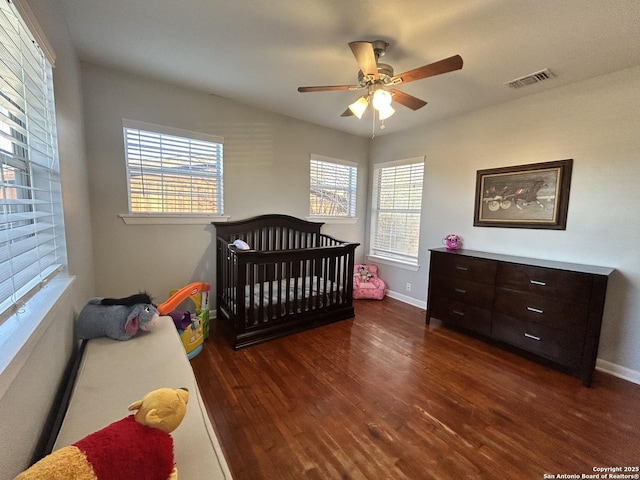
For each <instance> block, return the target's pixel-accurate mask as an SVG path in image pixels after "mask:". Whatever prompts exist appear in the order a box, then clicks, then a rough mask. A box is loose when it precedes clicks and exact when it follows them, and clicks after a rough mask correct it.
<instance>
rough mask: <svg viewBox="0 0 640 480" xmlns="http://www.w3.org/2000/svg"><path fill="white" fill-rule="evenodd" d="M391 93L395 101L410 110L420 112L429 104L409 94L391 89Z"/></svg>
mask: <svg viewBox="0 0 640 480" xmlns="http://www.w3.org/2000/svg"><path fill="white" fill-rule="evenodd" d="M389 92H391V95H393V100H394V101H396V102H398V103H399V104H401V105H404V106H405V107H408V108H410V109H411V110H418V109H419V108H422V107H424V106H425V105H426V104H427V102H425V101H424V100H420V99H419V98H417V97H414V96H413V95H409V94H408V93H404V92H401V91H400V90H396V89H391V90H389Z"/></svg>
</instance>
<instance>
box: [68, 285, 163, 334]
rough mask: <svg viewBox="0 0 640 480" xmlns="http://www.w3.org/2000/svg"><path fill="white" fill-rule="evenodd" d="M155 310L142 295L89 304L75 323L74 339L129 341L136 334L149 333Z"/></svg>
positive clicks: (154, 325)
mask: <svg viewBox="0 0 640 480" xmlns="http://www.w3.org/2000/svg"><path fill="white" fill-rule="evenodd" d="M158 318H159V315H158V309H157V308H156V307H155V305H153V303H151V297H150V296H149V295H148V294H146V293H137V294H135V295H131V296H129V297H125V298H101V297H96V298H92V299H91V300H89V302H88V303H87V304H86V305H85V306H84V308H83V309H82V311H81V312H80V314H79V315H78V318H77V319H76V334H77V336H78V338H81V339H89V338H96V337H109V338H113V339H115V340H129V339H130V338H131V337H133V336H134V335H135V334H136V333H138V330H146V331H151V330H153V329H154V328H155V327H156V325H157V324H158Z"/></svg>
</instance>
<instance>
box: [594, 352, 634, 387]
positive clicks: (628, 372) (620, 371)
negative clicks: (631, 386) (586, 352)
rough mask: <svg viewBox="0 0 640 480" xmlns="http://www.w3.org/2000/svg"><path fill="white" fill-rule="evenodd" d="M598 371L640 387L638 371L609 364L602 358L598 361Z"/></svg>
mask: <svg viewBox="0 0 640 480" xmlns="http://www.w3.org/2000/svg"><path fill="white" fill-rule="evenodd" d="M596 370H598V371H600V372H604V373H608V374H610V375H613V376H614V377H619V378H622V379H624V380H628V381H629V382H633V383H636V384H638V385H640V372H638V371H637V370H632V369H630V368H627V367H623V366H621V365H617V364H615V363H611V362H607V361H606V360H602V359H600V358H598V359H597V360H596Z"/></svg>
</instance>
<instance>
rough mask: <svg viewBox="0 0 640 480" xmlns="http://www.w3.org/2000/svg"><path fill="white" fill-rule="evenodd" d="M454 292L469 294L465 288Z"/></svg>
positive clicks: (456, 289)
mask: <svg viewBox="0 0 640 480" xmlns="http://www.w3.org/2000/svg"><path fill="white" fill-rule="evenodd" d="M454 290H455V291H456V293H467V291H466V290H465V289H464V288H454Z"/></svg>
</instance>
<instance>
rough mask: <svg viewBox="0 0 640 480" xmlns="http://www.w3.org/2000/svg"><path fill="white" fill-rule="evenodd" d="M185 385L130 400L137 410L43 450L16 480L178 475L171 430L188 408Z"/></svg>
mask: <svg viewBox="0 0 640 480" xmlns="http://www.w3.org/2000/svg"><path fill="white" fill-rule="evenodd" d="M188 401H189V392H188V391H187V390H186V389H177V390H174V389H172V388H159V389H157V390H153V391H151V392H149V393H147V394H146V395H145V396H144V397H142V399H141V400H138V401H137V402H134V403H132V404H131V405H129V411H134V410H135V411H136V413H135V414H133V415H129V416H128V417H125V418H123V419H122V420H119V421H117V422H114V423H112V424H111V425H108V426H107V427H105V428H103V429H102V430H98V431H97V432H94V433H91V434H89V435H87V436H86V437H84V438H82V439H81V440H79V441H77V442H75V443H74V444H72V445H69V446H67V447H63V448H61V449H59V450H56V451H55V452H53V453H51V454H49V455H47V456H46V457H44V458H43V459H42V460H40V461H39V462H37V463H35V464H34V465H32V466H31V467H30V468H29V469H27V470H25V471H24V472H22V473H20V474H19V475H18V476H17V477H16V478H15V479H14V480H61V479H67V478H73V479H75V480H107V479H115V478H135V479H136V480H177V478H178V470H177V468H176V465H175V463H174V459H173V439H172V438H171V435H169V434H170V433H171V432H173V431H174V430H175V429H176V428H178V426H179V425H180V423H181V422H182V419H183V418H184V416H185V414H186V413H187V402H188Z"/></svg>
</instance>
